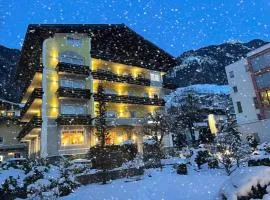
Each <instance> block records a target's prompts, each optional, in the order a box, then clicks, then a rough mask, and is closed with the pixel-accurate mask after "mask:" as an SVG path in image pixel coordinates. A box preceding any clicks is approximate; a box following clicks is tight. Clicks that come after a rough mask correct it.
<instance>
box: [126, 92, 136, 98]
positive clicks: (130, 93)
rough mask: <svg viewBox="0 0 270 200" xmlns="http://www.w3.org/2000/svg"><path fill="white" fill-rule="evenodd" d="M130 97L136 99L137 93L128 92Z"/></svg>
mask: <svg viewBox="0 0 270 200" xmlns="http://www.w3.org/2000/svg"><path fill="white" fill-rule="evenodd" d="M128 96H132V97H134V96H136V93H135V92H133V91H129V92H128Z"/></svg>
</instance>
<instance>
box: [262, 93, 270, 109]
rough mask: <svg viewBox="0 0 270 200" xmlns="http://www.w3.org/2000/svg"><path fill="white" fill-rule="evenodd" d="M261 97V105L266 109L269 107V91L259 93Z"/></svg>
mask: <svg viewBox="0 0 270 200" xmlns="http://www.w3.org/2000/svg"><path fill="white" fill-rule="evenodd" d="M261 97H262V103H263V105H264V106H266V107H268V106H269V105H270V90H267V91H264V92H261Z"/></svg>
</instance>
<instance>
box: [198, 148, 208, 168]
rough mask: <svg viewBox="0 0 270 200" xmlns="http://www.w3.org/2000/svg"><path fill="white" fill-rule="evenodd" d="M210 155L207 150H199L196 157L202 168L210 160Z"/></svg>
mask: <svg viewBox="0 0 270 200" xmlns="http://www.w3.org/2000/svg"><path fill="white" fill-rule="evenodd" d="M209 157H210V155H209V152H208V151H207V150H199V151H198V152H197V155H196V157H195V162H196V164H197V165H198V168H199V169H200V168H201V166H202V165H203V164H205V163H207V162H208V159H209Z"/></svg>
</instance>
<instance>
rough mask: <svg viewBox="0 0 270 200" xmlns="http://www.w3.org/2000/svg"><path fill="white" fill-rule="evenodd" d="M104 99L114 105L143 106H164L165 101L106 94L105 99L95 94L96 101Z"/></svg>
mask: <svg viewBox="0 0 270 200" xmlns="http://www.w3.org/2000/svg"><path fill="white" fill-rule="evenodd" d="M100 98H103V99H104V101H105V102H114V103H126V104H141V105H155V106H164V105H165V101H164V100H163V99H159V98H149V97H136V96H127V95H115V94H104V96H103V97H101V96H98V95H97V94H94V100H95V101H99V100H100Z"/></svg>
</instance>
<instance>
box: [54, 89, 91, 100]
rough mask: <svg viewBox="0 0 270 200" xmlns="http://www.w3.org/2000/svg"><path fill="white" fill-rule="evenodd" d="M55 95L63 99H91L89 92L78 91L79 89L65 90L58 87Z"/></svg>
mask: <svg viewBox="0 0 270 200" xmlns="http://www.w3.org/2000/svg"><path fill="white" fill-rule="evenodd" d="M57 95H58V96H59V97H64V98H76V99H87V100H89V99H90V98H91V92H90V90H89V89H79V88H67V87H60V88H59V89H58V90H57Z"/></svg>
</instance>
